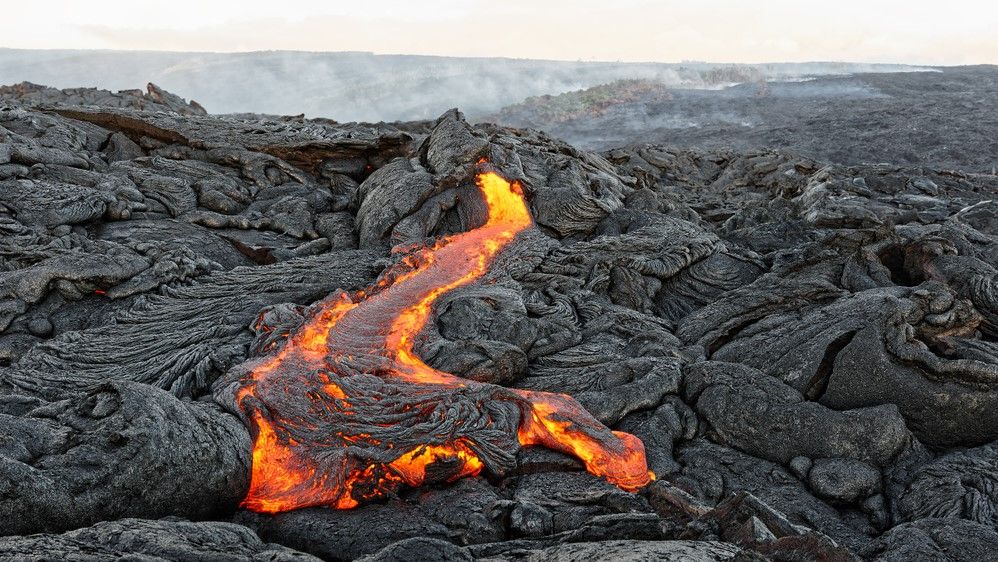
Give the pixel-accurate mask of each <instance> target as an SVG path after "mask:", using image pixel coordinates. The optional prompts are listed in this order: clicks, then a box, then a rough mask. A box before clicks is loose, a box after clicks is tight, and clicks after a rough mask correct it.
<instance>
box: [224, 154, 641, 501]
mask: <svg viewBox="0 0 998 562" xmlns="http://www.w3.org/2000/svg"><path fill="white" fill-rule="evenodd" d="M476 181H477V184H478V187H479V188H480V191H481V194H482V197H483V198H484V201H485V203H486V206H487V209H488V219H487V221H486V223H485V224H484V225H483V226H481V227H480V228H476V229H474V230H471V231H469V232H465V233H462V234H457V235H453V236H449V237H446V238H443V239H441V240H440V241H438V242H437V243H436V244H434V245H433V246H432V247H430V248H426V249H424V250H421V251H419V252H416V253H414V254H411V255H409V256H408V257H407V258H406V259H405V260H404V261H403V263H402V264H401V265H400V266H398V267H396V268H393V269H392V270H390V271H389V272H387V273H386V274H385V275H384V276H382V278H381V280H379V281H378V282H377V283H376V284H375V285H374V286H372V287H369V288H368V289H367V290H364V291H359V292H358V293H356V294H353V295H348V294H346V293H341V294H338V295H333V296H330V297H328V298H327V299H325V300H324V301H323V302H321V303H319V305H317V307H315V308H317V312H316V313H315V314H314V315H313V316H312V317H311V318H310V319H309V320H307V321H306V322H305V324H304V325H303V326H302V327H301V328H300V329H299V330H298V331H297V332H296V333H294V334H293V335H291V336H290V337H289V338H288V339H287V341H286V343H285V344H284V346H283V348H281V349H280V351H279V352H277V353H276V354H275V355H273V356H270V357H266V358H262V359H258V360H255V361H251V362H248V363H246V364H244V365H243V366H242V367H241V368H242V369H243V370H244V371H245V374H244V376H243V378H242V382H241V386H240V388H239V390H238V392H237V395H236V398H237V402H238V404H239V407H240V409H241V410H242V411H243V412H244V413H245V414H246V416H247V419H249V420H250V421H251V424H252V426H253V429H254V434H255V438H254V443H253V466H252V473H251V482H250V489H249V493H248V494H247V496H246V498H245V500H244V501H243V506H244V507H246V508H248V509H251V510H254V511H259V512H265V513H276V512H281V511H287V510H291V509H297V508H302V507H307V506H315V505H324V506H330V507H335V508H340V509H348V508H352V507H355V506H357V505H359V504H360V503H362V502H364V501H365V500H370V499H374V498H378V497H382V496H384V495H386V494H388V493H391V492H393V491H395V490H396V489H397V488H398V487H399V486H402V485H407V486H419V485H422V484H424V483H431V482H446V481H452V480H455V479H457V478H461V477H464V476H473V475H477V474H479V473H480V472H481V471H482V470H483V469H485V470H488V471H490V472H492V473H494V474H502V473H503V472H504V471H506V470H509V469H510V468H512V467H513V466H514V465H515V455H516V452H517V451H518V450H519V448H520V447H522V446H528V445H538V446H543V447H547V448H550V449H554V450H557V451H561V452H564V453H567V454H571V455H574V456H575V457H577V458H579V459H580V460H581V461H582V462H583V463H584V464H585V467H586V469H587V470H588V471H589V472H591V473H593V474H595V475H598V476H602V477H605V478H606V479H607V480H609V481H610V482H613V483H614V484H616V485H618V486H620V487H621V488H623V489H625V490H631V491H633V490H636V489H638V488H640V487H642V486H644V485H646V484H648V482H649V481H650V479H651V478H652V475H651V473H650V472H649V471H648V468H647V465H646V462H645V454H644V446H643V444H642V443H641V441H640V440H639V439H638V438H636V437H634V436H633V435H630V434H627V433H623V432H617V431H611V430H609V429H608V428H607V427H605V426H604V425H602V424H601V423H600V422H598V421H597V420H596V419H594V418H593V417H592V416H591V415H590V414H589V413H588V412H586V411H585V410H584V409H583V408H582V407H581V406H580V405H579V404H578V403H577V402H576V401H575V400H574V399H572V398H571V397H569V396H566V395H562V394H553V393H546V392H532V391H526V390H518V389H509V388H505V387H501V386H497V385H492V384H485V383H479V382H475V381H470V380H466V379H462V378H460V377H456V376H454V375H451V374H449V373H445V372H442V371H438V370H436V369H433V368H432V367H430V366H428V365H426V364H425V363H424V362H423V361H422V360H421V359H420V358H419V357H418V356H417V355H416V353H415V352H414V351H413V341H414V339H415V337H416V336H417V335H418V334H419V332H420V331H421V330H422V329H423V327H424V325H425V324H426V322H427V320H428V319H429V317H430V313H431V310H432V306H433V303H434V301H435V300H436V299H437V298H438V297H440V296H441V295H443V294H444V293H446V292H447V291H450V290H451V289H454V288H456V287H460V286H462V285H466V284H469V283H472V282H473V281H475V280H476V279H478V278H480V277H481V276H482V275H484V274H485V273H486V272H487V271H488V268H489V266H490V264H491V263H492V261H493V258H494V257H495V256H496V255H497V254H498V253H499V252H500V251H502V250H503V248H505V247H506V246H507V245H508V244H510V243H511V242H512V241H513V240H514V239H515V238H516V236H517V234H519V233H520V232H522V231H524V230H525V229H529V228H533V221H532V219H531V216H530V213H529V211H528V209H527V205H526V201H525V199H524V195H523V191H522V186H521V185H520V184H519V183H517V182H509V181H507V180H506V179H504V178H503V177H502V176H500V175H498V174H497V173H495V172H492V171H483V172H480V173H479V174H478V175H477V177H476Z"/></svg>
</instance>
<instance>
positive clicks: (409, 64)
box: [0, 49, 920, 121]
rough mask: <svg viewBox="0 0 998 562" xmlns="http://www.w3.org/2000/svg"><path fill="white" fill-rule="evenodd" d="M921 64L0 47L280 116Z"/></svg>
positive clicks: (11, 69) (104, 78)
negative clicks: (624, 83)
mask: <svg viewBox="0 0 998 562" xmlns="http://www.w3.org/2000/svg"><path fill="white" fill-rule="evenodd" d="M908 70H920V69H918V68H915V67H909V66H903V65H870V64H846V63H804V64H799V63H786V64H763V65H717V64H707V63H681V64H659V63H632V64H625V63H599V62H556V61H538V60H525V59H497V58H449V57H427V56H408V55H373V54H370V53H357V52H353V53H348V52H345V53H307V52H289V51H267V52H254V53H234V54H223V53H170V52H138V51H59V50H52V51H49V50H46V51H30V50H11V49H0V83H2V84H12V83H16V82H21V81H24V80H27V81H30V82H35V83H39V84H45V85H48V86H55V87H58V88H68V87H77V86H93V87H97V88H103V89H109V90H122V89H130V88H141V87H143V86H144V85H145V84H146V83H147V82H154V83H156V84H157V85H159V86H161V87H163V88H165V89H167V90H169V91H171V92H173V93H176V94H178V95H181V96H183V97H185V98H187V99H193V100H196V101H198V102H199V103H201V104H202V105H204V106H205V107H206V108H207V109H208V111H210V112H212V113H242V112H252V113H271V114H282V115H297V114H300V113H305V115H306V116H308V117H328V118H331V119H336V120H338V121H382V120H384V121H394V120H417V119H431V118H435V117H437V116H438V115H440V114H441V113H443V112H444V111H445V110H447V109H448V108H451V107H455V106H456V107H460V108H461V109H462V110H463V111H465V113H467V114H468V115H469V116H482V115H488V114H491V113H494V112H496V111H498V110H499V109H500V108H502V107H504V106H506V105H510V104H514V103H517V102H520V101H522V100H523V99H524V98H527V97H529V96H536V95H543V94H558V93H561V92H566V91H572V90H578V89H582V88H587V87H591V86H594V85H597V84H604V83H607V82H612V81H614V80H620V79H628V78H639V79H647V80H655V81H659V82H662V83H663V84H665V85H666V86H669V87H676V88H722V87H725V86H728V85H731V84H733V83H738V82H746V81H752V82H755V81H765V80H800V79H804V78H807V77H809V76H815V75H829V74H847V73H856V72H870V71H877V72H897V71H908Z"/></svg>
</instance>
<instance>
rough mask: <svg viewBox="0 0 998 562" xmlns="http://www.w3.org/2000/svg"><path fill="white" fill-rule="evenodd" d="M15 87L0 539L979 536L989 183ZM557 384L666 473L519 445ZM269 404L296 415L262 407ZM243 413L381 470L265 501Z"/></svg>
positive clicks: (234, 541)
mask: <svg viewBox="0 0 998 562" xmlns="http://www.w3.org/2000/svg"><path fill="white" fill-rule="evenodd" d="M122 95H124V96H125V97H124V98H122ZM129 96H130V97H129ZM2 99H3V102H2V104H3V105H2V107H0V127H2V128H0V233H2V235H0V429H2V431H0V515H2V517H3V520H4V521H6V522H7V525H6V526H5V527H4V529H3V534H4V535H5V536H4V537H0V559H11V560H18V559H24V558H30V557H39V556H41V557H45V556H50V557H51V556H56V557H61V558H65V559H77V560H95V559H106V558H114V557H121V556H126V555H133V556H147V557H152V558H156V557H158V558H161V559H177V558H184V559H233V560H235V559H246V558H258V559H262V558H266V559H276V560H292V559H301V560H307V559H311V557H312V556H315V557H319V558H322V559H328V560H341V559H357V558H364V557H366V559H368V560H384V561H387V560H417V559H419V560H425V559H455V560H462V559H463V560H472V559H490V560H507V559H508V560H549V559H555V560H559V559H565V560H571V559H590V558H613V557H617V558H622V559H628V557H630V558H631V559H635V560H638V559H665V560H710V561H715V560H812V559H824V560H856V559H861V558H862V559H871V560H884V561H887V560H891V561H893V560H910V559H933V560H936V559H938V560H969V559H975V560H983V559H986V558H987V557H986V555H985V554H984V553H987V552H989V549H990V548H991V547H990V546H989V545H991V546H993V545H995V544H998V528H996V525H998V520H996V518H995V516H994V513H996V512H998V493H995V492H994V489H995V488H996V486H995V478H996V476H995V475H996V470H998V468H996V466H998V454H996V452H995V447H994V443H995V442H996V439H998V417H996V416H994V415H993V412H994V411H995V407H996V406H998V273H996V268H998V207H996V204H995V202H994V201H995V200H996V197H995V196H996V194H998V179H996V178H995V177H994V176H990V175H975V174H968V173H962V172H959V171H952V170H938V171H937V170H927V169H905V168H900V167H892V166H886V165H882V166H871V167H844V166H835V165H826V164H822V163H820V162H815V161H812V160H809V159H806V158H801V157H797V156H794V155H792V154H785V153H778V152H770V151H756V152H750V153H728V152H701V151H695V150H678V149H670V148H669V147H665V146H657V145H655V146H652V145H642V146H632V147H628V148H621V149H616V150H612V151H609V152H606V153H602V154H596V153H591V152H583V151H579V150H576V149H574V148H572V147H571V146H569V145H566V144H564V143H562V142H560V141H558V140H556V139H553V138H551V137H548V136H547V135H545V134H543V133H539V132H536V131H530V130H515V129H506V128H501V127H496V126H493V125H488V124H483V125H475V126H470V125H469V124H467V123H466V122H465V121H464V120H463V118H462V116H461V115H460V114H459V113H457V112H456V111H453V112H448V113H447V114H445V115H443V116H441V118H440V119H439V120H437V121H435V122H433V123H409V124H396V125H390V124H378V125H368V124H345V125H341V124H333V123H330V122H327V121H322V120H304V119H300V118H293V117H289V118H269V117H263V116H239V117H215V116H210V115H207V114H205V113H204V112H203V110H202V111H197V110H196V109H197V108H195V106H192V105H189V104H186V103H184V102H183V100H179V101H178V100H177V99H174V97H171V96H169V95H167V94H166V93H157V90H155V89H153V88H150V91H149V93H148V94H144V95H142V94H137V93H125V94H110V93H101V92H96V91H87V92H83V93H74V92H72V91H70V92H69V93H67V91H62V92H59V91H55V92H53V91H48V90H44V89H39V88H35V87H28V86H23V85H22V86H18V87H14V88H8V89H5V90H4V91H3V96H2ZM136 100H141V103H139V102H138V101H136ZM192 108H194V109H192ZM150 109H154V110H155V111H150ZM483 162H487V166H488V168H487V169H483V168H482V166H483ZM483 172H494V173H495V174H497V175H498V177H500V178H504V179H505V180H509V182H514V181H515V182H516V184H517V185H519V186H520V187H519V188H518V189H519V190H520V193H522V196H523V200H524V201H525V203H526V210H527V211H528V212H529V217H530V218H531V219H532V224H531V226H530V227H529V228H523V229H517V230H516V232H513V233H512V235H511V236H510V237H509V238H508V239H506V240H505V242H506V243H504V244H501V245H499V246H490V245H489V244H487V243H486V242H487V241H488V240H492V238H488V237H486V238H475V236H476V235H475V234H474V233H476V232H478V233H479V235H478V236H481V233H483V232H486V231H488V229H489V228H490V226H489V224H490V223H489V216H490V215H489V208H490V207H489V205H488V199H487V197H483V191H482V188H481V186H480V185H479V184H477V183H476V176H477V175H478V174H481V173H483ZM507 185H511V184H507ZM503 229H504V227H503V228H500V230H503ZM445 237H446V238H445ZM443 240H449V241H450V242H449V243H447V242H442V241H443ZM458 240H465V241H468V242H467V243H465V244H463V245H462V244H459V243H455V242H454V241H458ZM448 248H450V249H451V250H448ZM461 248H463V250H461V251H465V250H467V251H468V252H470V254H467V255H468V256H479V257H480V256H483V255H486V256H487V257H486V258H484V259H483V261H480V262H474V261H472V262H468V263H471V265H472V269H471V270H473V271H474V275H470V276H467V275H463V274H461V273H460V272H458V273H455V271H454V270H453V269H451V268H444V269H438V270H433V269H432V267H431V265H427V264H432V263H433V258H432V257H428V256H433V255H434V252H435V251H436V252H446V251H453V252H457V251H458V250H459V249H461ZM444 255H445V254H439V255H438V258H439V260H440V261H438V262H436V263H450V262H449V261H448V259H444ZM476 259H477V258H476ZM479 266H486V267H479ZM471 270H465V271H464V273H467V271H471ZM414 272H416V273H419V272H422V273H423V274H425V275H423V276H422V277H420V276H419V275H416V273H414ZM427 272H429V273H428V274H427ZM448 275H453V276H454V278H448ZM414 279H415V281H414ZM458 280H460V282H457V281H458ZM434 288H446V290H440V291H436V292H434V294H433V298H432V299H431V300H429V301H425V302H424V299H422V298H417V299H415V301H413V299H412V298H409V297H406V298H402V297H403V296H404V295H405V294H407V291H410V290H411V292H412V295H416V296H420V297H425V296H426V294H427V291H428V290H429V291H432V290H433V289H434ZM410 296H411V295H410ZM389 297H391V298H389ZM413 302H416V303H422V304H425V305H426V306H423V307H420V312H419V314H417V315H416V317H417V320H418V321H414V322H411V323H407V324H405V326H400V325H396V324H395V323H394V320H397V319H398V318H405V317H406V315H405V314H404V312H405V311H406V310H409V309H410V308H411V306H412V303H413ZM399 303H402V304H403V305H404V306H403V305H400V304H399ZM351 311H357V312H353V313H352V314H351ZM364 311H366V312H364ZM341 313H342V314H341ZM333 320H335V321H333ZM389 320H392V322H389ZM317 326H324V327H325V328H326V329H322V330H317V329H316V327H317ZM328 328H333V329H332V330H329V329H328ZM401 328H405V329H401ZM309 334H312V335H316V334H318V335H321V336H322V337H321V338H320V339H321V344H322V345H321V346H318V347H316V346H314V344H315V342H316V341H319V340H315V339H312V336H310V335H309ZM400 334H404V335H405V337H404V339H400V337H399V336H400ZM315 350H319V351H321V354H320V359H316V358H315V357H313V356H312V355H310V353H311V352H313V351H315ZM334 352H335V353H334ZM295 354H297V355H295ZM290 356H294V357H296V358H295V359H294V360H289V361H285V362H283V363H282V364H281V367H280V368H279V369H278V370H279V371H280V372H281V373H283V374H282V375H281V376H278V377H276V378H269V379H268V378H266V377H264V378H258V377H256V376H255V375H256V374H259V373H260V372H261V371H260V369H261V366H266V365H273V364H274V362H275V361H276V360H277V358H281V357H284V358H288V357H290ZM275 372H276V371H275ZM304 374H308V377H309V378H307V379H306V380H307V381H309V382H308V383H307V384H304V383H301V382H300V381H301V380H302V379H301V378H296V377H300V376H302V375H304ZM421 376H428V377H430V378H429V379H428V380H429V381H430V382H431V383H433V384H430V385H429V386H427V385H425V384H422V383H425V382H427V379H420V377H421ZM323 377H325V378H323ZM434 377H438V378H434ZM254 381H255V382H254ZM261 381H264V382H261ZM416 382H419V383H421V384H415V383H416ZM454 383H458V384H454ZM261 384H263V386H260V385H261ZM267 385H269V386H267ZM328 385H332V386H333V387H335V389H333V388H331V387H330V386H328ZM264 387H267V388H266V389H265V388H264ZM247 389H252V390H247ZM264 390H266V392H264ZM317 392H325V393H326V395H325V397H323V398H321V399H319V398H317V396H318V395H317V394H316V393H317ZM546 393H556V394H555V395H565V396H559V397H558V398H557V399H551V400H556V402H557V404H558V405H559V407H561V408H563V410H562V412H563V413H562V414H561V415H559V416H555V418H553V419H556V420H557V421H558V424H555V425H554V426H553V427H559V428H563V429H564V428H568V429H565V431H566V432H567V433H572V432H573V431H574V432H579V431H584V432H585V431H588V432H594V433H592V434H593V435H598V436H599V437H600V439H599V441H600V442H602V443H613V439H624V440H625V445H628V447H627V448H631V446H633V447H637V446H643V449H644V459H645V460H646V462H647V469H648V470H651V471H652V472H654V473H655V475H656V480H655V481H653V482H651V483H650V484H648V485H646V486H643V484H645V483H646V482H644V481H642V482H639V483H637V484H636V485H625V486H623V488H626V489H622V488H621V487H618V486H616V485H614V484H613V482H612V481H613V480H614V471H615V470H617V469H618V468H619V466H620V465H619V463H618V462H617V461H616V460H614V457H608V458H610V460H609V461H608V460H607V458H592V457H588V458H587V457H586V456H585V455H580V454H579V449H573V448H571V447H558V446H552V445H553V444H555V443H557V442H558V440H557V439H556V438H555V437H557V436H554V435H548V436H547V437H550V438H551V439H547V438H542V437H538V436H535V438H533V439H530V438H525V437H524V435H525V432H526V434H530V433H531V431H530V430H529V425H530V423H531V421H530V420H531V419H532V417H531V412H532V411H533V412H534V413H535V414H536V413H537V411H536V408H537V406H536V404H538V403H541V404H544V403H545V402H544V401H543V400H541V401H538V400H536V398H537V397H543V396H555V395H548V394H546ZM413 404H417V405H418V407H416V408H415V410H416V411H417V412H418V415H417V414H414V413H412V412H413ZM320 410H321V411H320ZM288 412H291V413H295V415H298V414H300V415H298V417H297V418H295V419H297V420H298V421H299V422H301V421H302V420H304V421H305V422H308V423H296V424H291V425H288V424H284V425H281V424H272V425H261V423H260V421H259V420H262V419H269V420H271V421H273V420H277V419H280V418H281V417H282V416H284V417H285V418H287V414H288ZM564 412H570V414H565V413H564ZM541 417H543V416H541ZM524 424H526V425H527V426H528V430H524V429H523V428H524ZM562 424H567V425H562ZM261 427H270V428H271V429H273V428H278V429H274V435H275V436H277V437H278V438H280V439H282V440H283V443H285V444H287V446H288V447H290V448H292V449H293V450H295V451H303V450H308V451H309V455H308V456H309V458H310V459H313V460H315V459H318V460H316V461H315V462H316V464H314V465H312V466H311V468H312V469H313V470H314V471H315V472H314V473H312V474H310V476H309V482H310V484H309V486H310V487H311V488H312V489H316V490H319V491H321V492H328V491H329V490H330V489H332V488H333V487H332V486H331V485H330V482H332V481H331V480H328V479H327V478H334V476H330V475H343V474H350V471H349V470H341V471H339V472H337V471H336V470H333V469H332V468H330V467H333V466H341V465H342V463H347V464H348V465H349V463H355V464H354V465H350V466H353V467H354V468H358V467H360V469H361V472H363V466H367V465H363V464H356V463H357V459H364V460H365V461H366V462H370V461H371V459H374V460H375V461H377V462H376V464H377V466H379V467H380V468H378V469H377V470H378V473H377V474H378V475H377V476H376V477H375V476H373V474H374V472H372V473H371V474H368V475H367V476H365V477H364V478H362V479H360V480H358V481H363V483H364V484H363V485H359V486H356V487H355V488H356V489H354V490H352V491H351V492H350V493H347V494H346V495H344V494H341V493H332V494H329V493H320V494H317V495H316V496H315V497H314V498H312V500H313V501H307V502H299V503H292V504H288V505H282V506H280V507H279V508H276V509H261V507H262V506H261V505H260V504H259V503H257V504H254V503H253V502H252V501H251V499H252V498H253V497H254V495H253V490H258V488H257V484H255V483H254V480H253V479H254V478H259V477H261V476H266V474H261V473H260V472H259V468H260V467H261V466H264V464H263V463H262V461H261V460H260V458H261V457H260V456H258V455H257V454H255V451H256V450H258V449H259V443H260V439H261V434H263V435H266V432H265V431H264V432H261ZM545 427H548V426H547V425H545ZM365 428H366V429H365ZM518 428H519V431H518ZM610 430H613V433H611V431H610ZM549 431H550V428H549ZM337 432H338V433H337ZM378 432H380V433H378ZM338 434H339V435H340V437H338V438H336V437H335V436H336V435H338ZM361 434H363V435H364V436H363V437H359V436H360V435H361ZM303 435H307V436H308V442H307V444H306V445H303V444H302V443H304V441H303V440H302V439H300V438H301V437H302V436H303ZM342 435H347V436H353V437H351V439H353V441H351V440H350V439H346V440H344V439H343V438H342ZM624 435H633V436H634V437H633V438H631V437H626V438H625V437H621V436H624ZM388 437H390V438H391V439H394V440H396V442H397V443H398V445H397V446H398V447H399V450H398V451H396V450H393V449H394V447H393V448H388V447H381V443H383V442H385V439H386V438H388ZM528 437H529V435H528ZM630 439H633V441H630ZM292 440H293V441H292ZM638 440H640V443H638ZM375 441H377V442H378V443H377V444H375ZM374 445H377V446H374ZM532 445H542V446H532ZM309 447H311V448H309ZM435 447H442V448H448V447H449V448H448V449H447V450H446V451H444V450H442V449H439V448H435ZM552 449H555V450H552ZM565 453H568V454H565ZM400 459H402V460H401V461H400ZM416 459H419V460H416ZM472 459H474V461H473V460H472ZM338 463H340V464H338ZM402 465H406V466H405V467H403V466H402ZM416 465H418V470H415V469H414V468H413V467H414V466H416ZM348 468H349V467H348ZM642 468H643V467H642ZM414 470H415V471H414ZM643 474H646V472H643ZM415 476H420V478H416V477H415ZM456 476H463V478H455V477H456ZM602 476H607V477H608V478H609V480H610V481H608V480H607V478H603V477H602ZM266 481H267V482H270V483H273V482H274V480H272V479H271V480H266ZM388 481H390V485H386V482H388ZM628 490H634V491H628ZM354 492H357V493H356V494H355V493H354ZM344 498H348V499H349V500H350V501H344ZM339 502H342V503H339ZM337 505H338V506H339V507H352V509H334V508H333V507H336V506H337ZM241 506H242V507H241ZM306 506H307V507H306ZM247 508H252V509H247ZM295 508H300V509H295ZM261 511H263V512H270V513H260V512H261Z"/></svg>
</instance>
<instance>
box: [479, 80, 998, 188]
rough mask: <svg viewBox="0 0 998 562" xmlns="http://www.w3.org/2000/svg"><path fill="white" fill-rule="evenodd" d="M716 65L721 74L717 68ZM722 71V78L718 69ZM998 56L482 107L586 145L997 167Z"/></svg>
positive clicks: (622, 89)
mask: <svg viewBox="0 0 998 562" xmlns="http://www.w3.org/2000/svg"><path fill="white" fill-rule="evenodd" d="M721 74H722V75H723V73H721ZM726 79H731V76H730V75H728V76H727V78H726ZM996 107H998V66H964V67H947V68H942V69H939V70H938V71H937V72H885V73H863V74H857V75H852V76H820V77H813V78H810V79H806V80H785V81H772V80H765V79H755V80H750V79H745V80H742V81H740V83H739V84H738V85H734V86H729V87H724V88H717V89H690V88H668V89H667V88H665V87H664V86H659V87H654V85H649V84H648V83H646V82H644V81H617V82H612V83H609V84H605V85H602V86H596V87H593V88H589V89H586V90H581V91H576V92H569V93H565V94H561V95H558V96H535V97H531V98H528V99H526V100H523V101H522V102H521V103H517V104H512V105H510V106H507V107H505V108H503V109H502V110H500V111H498V112H496V113H494V114H492V115H491V116H490V120H492V121H496V122H498V123H500V124H502V125H506V126H511V127H530V128H534V129H541V130H544V131H546V132H548V133H550V134H551V135H554V136H556V137H558V138H562V139H565V140H567V141H569V142H571V143H572V144H575V145H577V146H582V147H584V148H588V149H594V150H605V149H609V148H615V147H620V146H625V145H628V144H640V143H648V142H654V143H664V144H669V145H671V146H676V147H683V148H687V147H698V148H707V149H709V150H725V149H733V150H736V151H750V150H762V149H781V150H787V151H791V152H795V153H797V154H802V155H805V156H808V157H811V158H815V159H818V160H822V161H829V162H835V163H837V164H846V165H856V164H864V163H866V164H870V163H880V162H891V163H893V164H900V165H909V166H932V167H939V168H950V169H962V170H969V171H975V172H985V173H993V171H994V170H996V169H998V139H996V138H995V131H996V130H998V112H996V111H995V108H996Z"/></svg>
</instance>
